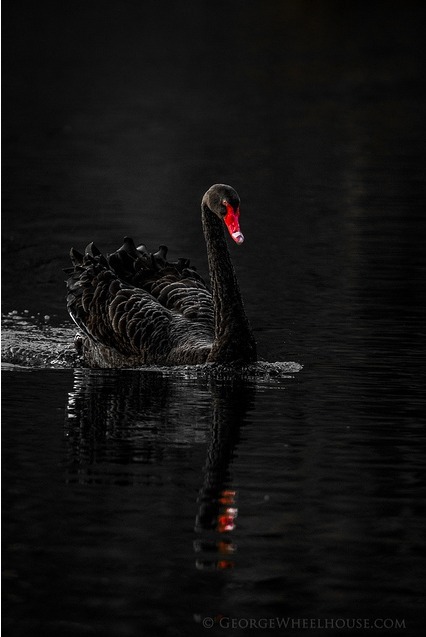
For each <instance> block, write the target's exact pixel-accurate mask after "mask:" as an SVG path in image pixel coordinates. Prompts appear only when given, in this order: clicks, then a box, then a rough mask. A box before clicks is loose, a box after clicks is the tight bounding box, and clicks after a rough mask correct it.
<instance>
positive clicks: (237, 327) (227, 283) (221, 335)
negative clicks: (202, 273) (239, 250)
mask: <svg viewBox="0 0 426 637" xmlns="http://www.w3.org/2000/svg"><path fill="white" fill-rule="evenodd" d="M201 210H202V215H201V218H202V223H203V230H204V237H205V240H206V244H207V257H208V263H209V272H210V281H211V285H212V294H213V305H214V317H215V340H214V343H213V347H212V353H211V355H210V359H209V360H210V361H216V362H234V361H237V360H241V361H243V362H251V361H254V360H256V345H255V341H254V338H253V334H252V332H251V328H250V324H249V322H248V320H247V317H246V314H245V311H244V305H243V300H242V297H241V292H240V287H239V285H238V281H237V276H236V274H235V270H234V266H233V265H232V261H231V257H230V254H229V250H228V246H227V245H226V239H225V233H224V225H223V223H222V221H221V220H220V219H219V218H218V217H217V216H216V215H215V214H214V213H213V212H212V211H211V210H210V209H209V208H208V207H207V205H206V204H205V203H203V204H202V207H201Z"/></svg>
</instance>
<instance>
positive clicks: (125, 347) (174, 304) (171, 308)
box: [67, 184, 256, 367]
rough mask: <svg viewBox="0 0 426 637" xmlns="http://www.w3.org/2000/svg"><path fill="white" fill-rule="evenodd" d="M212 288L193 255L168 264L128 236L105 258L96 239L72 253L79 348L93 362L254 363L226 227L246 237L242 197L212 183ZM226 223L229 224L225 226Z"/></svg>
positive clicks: (207, 221) (206, 200)
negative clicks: (241, 221) (191, 258)
mask: <svg viewBox="0 0 426 637" xmlns="http://www.w3.org/2000/svg"><path fill="white" fill-rule="evenodd" d="M201 210H202V212H201V214H202V223H203V230H204V236H205V239H206V244H207V255H208V262H209V271H210V278H211V284H212V291H211V292H210V290H209V289H208V287H207V285H206V283H205V282H204V281H203V279H202V278H201V277H200V276H199V274H198V273H197V272H196V270H195V268H193V267H191V266H190V264H189V261H188V260H187V259H179V261H177V262H175V263H169V262H167V261H166V259H165V257H166V254H167V248H166V247H165V246H160V249H159V251H158V252H157V253H155V254H150V253H149V252H148V251H147V250H146V248H145V247H144V246H140V247H139V248H136V247H135V244H134V243H133V241H132V240H131V239H129V238H126V239H125V241H124V245H123V246H122V247H121V248H120V249H119V250H117V252H114V253H113V254H111V255H109V256H108V257H104V256H103V255H102V254H101V253H100V252H99V250H98V249H97V248H96V247H95V246H94V245H93V244H90V245H89V246H88V247H87V248H86V252H85V254H84V255H81V254H79V253H78V252H77V251H76V250H74V249H72V250H71V259H72V261H73V265H74V267H73V268H70V269H68V270H67V272H68V274H69V275H70V276H69V278H68V281H67V288H68V296H67V305H68V311H69V313H70V315H71V318H72V319H73V320H74V322H75V323H76V324H77V326H78V328H79V334H78V336H77V339H76V345H77V348H78V349H79V351H80V353H81V355H82V358H83V360H84V362H85V363H86V364H87V365H89V366H90V367H135V366H138V365H142V364H157V365H182V364H197V363H205V362H217V363H234V362H236V363H250V362H253V361H255V360H256V343H255V340H254V338H253V334H252V332H251V329H250V325H249V322H248V320H247V317H246V315H245V312H244V306H243V302H242V299H241V293H240V289H239V286H238V282H237V278H236V275H235V271H234V268H233V265H232V262H231V258H230V255H229V251H228V247H227V245H226V240H225V235H224V226H225V224H226V226H227V227H228V230H229V232H230V234H231V236H232V237H233V239H234V240H235V241H236V242H237V243H242V241H243V240H244V238H243V235H242V234H241V231H240V228H239V223H238V217H239V197H238V195H237V193H236V192H235V190H234V189H233V188H231V187H230V186H226V185H224V184H216V185H215V186H212V187H211V188H210V189H209V190H208V191H207V192H206V194H205V195H204V197H203V200H202V204H201ZM224 222H225V223H224Z"/></svg>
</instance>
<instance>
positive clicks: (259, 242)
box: [2, 0, 426, 637]
mask: <svg viewBox="0 0 426 637" xmlns="http://www.w3.org/2000/svg"><path fill="white" fill-rule="evenodd" d="M2 8H3V237H2V239H3V240H2V247H3V311H4V312H6V313H9V312H13V311H14V310H16V311H17V313H12V314H11V315H9V317H8V319H7V326H8V332H9V333H8V339H7V343H6V345H7V347H6V349H7V352H6V354H7V355H6V361H7V362H9V363H10V365H9V367H8V371H7V372H5V374H6V381H5V383H4V394H3V404H4V407H5V411H4V417H3V423H4V424H3V427H4V432H5V435H4V437H3V453H4V457H3V467H4V471H5V476H6V480H4V485H5V490H4V494H5V495H4V499H3V502H4V510H5V512H6V515H5V516H4V521H5V523H6V524H5V530H4V536H3V537H4V544H5V547H6V550H5V552H4V560H5V573H6V577H7V581H6V586H5V599H6V606H5V617H6V622H7V624H6V629H9V630H10V634H11V635H14V637H16V636H17V635H31V637H32V635H33V634H39V633H40V634H44V635H50V634H52V635H55V636H56V635H58V634H65V635H72V637H74V636H75V635H78V634H93V632H95V633H96V634H103V635H111V636H112V637H117V635H125V636H128V635H131V636H133V635H135V636H136V635H140V634H141V631H142V632H143V633H144V634H158V633H159V632H161V633H163V632H164V633H165V634H167V635H176V634H177V635H181V634H182V633H185V634H196V635H198V634H205V629H203V628H202V626H201V624H200V621H201V619H202V618H203V617H205V616H212V617H216V616H218V615H220V614H226V615H229V616H231V617H257V618H259V617H276V616H285V617H286V616H289V617H294V618H297V617H303V618H304V617H306V618H308V617H326V618H331V617H333V618H337V617H361V618H367V617H368V618H370V619H374V618H386V617H398V618H405V619H406V631H404V634H406V635H408V634H410V635H418V634H419V632H420V627H423V626H424V588H425V586H424V573H425V568H424V539H423V536H424V519H425V515H424V513H425V501H426V500H425V497H424V494H425V478H424V455H423V449H424V413H425V400H424V372H425V348H424V336H425V324H426V317H425V305H426V303H425V293H424V288H425V273H426V251H425V241H424V239H425V235H426V232H425V230H426V220H425V210H426V197H425V183H426V180H425V165H426V145H425V112H426V91H425V68H424V67H425V64H424V63H425V56H424V49H425V41H426V38H425V28H424V24H425V21H426V20H425V18H426V15H425V14H426V9H425V5H424V3H423V2H412V1H408V2H407V1H404V2H402V1H401V2H361V1H356V2H355V1H353V2H352V1H342V0H336V1H332V0H311V1H309V0H294V1H285V0H280V1H279V0H245V1H243V0H229V1H226V2H225V1H214V2H213V1H210V0H206V1H197V2H195V1H192V2H191V1H189V2H183V1H182V2H173V1H170V0H167V1H165V2H162V1H158V0H157V1H155V2H153V1H134V2H129V1H123V0H120V1H118V0H117V1H116V2H101V1H95V2H93V1H92V2H91V1H90V0H89V1H85V2H79V1H73V2H69V3H64V2H55V3H54V2H51V3H47V2H19V0H14V1H13V2H10V1H6V2H5V1H4V2H3V3H2ZM215 182H225V183H230V184H231V185H233V186H234V187H235V188H236V189H237V191H238V192H239V194H240V196H241V200H242V205H241V225H242V231H243V233H244V235H245V238H246V240H245V242H244V244H243V246H241V247H238V246H236V245H231V243H230V250H231V254H232V259H233V261H234V263H235V266H236V270H237V273H238V277H239V281H240V284H241V289H242V293H243V297H244V300H245V305H246V310H247V314H248V316H249V318H250V321H251V323H252V326H253V329H254V333H255V336H256V339H257V340H258V343H259V353H260V355H261V356H263V357H265V358H266V359H267V360H269V361H277V360H278V361H296V362H297V363H299V364H301V365H303V369H302V370H301V371H299V372H298V373H296V372H294V373H292V374H288V375H285V376H284V378H282V377H272V376H271V377H269V376H268V375H265V377H264V378H263V377H262V376H258V377H256V379H255V380H252V381H250V382H248V381H246V380H244V379H242V380H241V379H240V380H239V381H238V383H236V387H233V386H232V383H231V384H228V383H227V381H226V379H224V380H223V381H221V382H219V381H218V382H217V383H210V382H209V379H205V378H204V377H202V376H201V377H200V378H198V377H197V376H196V372H195V371H194V370H193V373H194V374H195V376H194V377H193V378H191V373H190V372H188V377H185V370H184V372H183V375H179V373H178V372H177V371H176V370H170V372H169V373H168V374H166V373H165V372H164V371H163V372H161V373H160V372H158V371H157V372H155V371H153V370H150V369H142V370H133V371H129V372H128V373H127V372H124V371H123V370H121V371H120V370H106V371H104V372H102V371H98V370H93V371H90V370H84V369H72V370H71V369H58V368H60V367H70V365H71V363H70V362H69V360H68V359H67V358H66V357H65V356H64V354H63V351H64V350H65V349H66V348H67V347H69V346H70V344H71V342H72V333H71V330H69V329H67V328H66V327H65V328H62V327H61V328H60V327H58V323H61V322H63V321H66V320H67V315H66V309H65V301H64V296H65V295H64V283H63V278H64V275H63V273H62V268H63V267H67V265H68V256H67V253H68V251H69V248H70V246H71V245H74V246H75V247H76V248H78V249H82V248H83V247H84V246H85V245H86V244H87V243H88V242H89V241H92V240H95V241H96V243H97V244H98V245H99V247H100V248H102V249H103V250H106V251H108V250H113V249H115V248H117V247H118V245H120V243H121V240H122V237H123V236H124V235H132V236H134V238H135V240H137V241H138V242H144V243H146V244H147V246H148V247H149V248H150V249H151V250H155V249H157V246H158V245H159V244H161V243H165V244H167V245H169V247H170V256H171V258H172V260H174V259H176V258H178V257H180V256H187V257H190V258H191V260H192V261H193V262H194V263H195V264H196V265H197V266H198V268H199V270H200V271H201V273H202V274H207V264H206V255H205V244H204V240H203V236H202V231H201V224H200V209H199V206H200V200H201V197H202V195H203V193H204V191H205V190H206V189H207V188H208V187H209V186H210V185H211V184H213V183H215ZM24 310H28V313H24ZM22 313H24V314H23V317H24V318H23V320H22V316H21V315H22ZM37 314H40V315H41V316H42V317H43V316H45V315H49V316H50V319H49V322H48V324H46V325H44V328H43V330H42V329H41V328H40V327H39V325H38V323H37V322H34V321H33V319H31V315H37ZM17 328H19V329H17ZM8 344H10V347H9V345H8ZM37 348H38V349H37ZM40 349H42V350H43V351H42V352H41V354H40V352H39V350H40ZM61 350H63V351H62V352H61ZM46 352H47V353H48V354H49V355H50V357H49V356H46ZM52 352H53V355H52ZM11 353H12V356H9V355H10V354H11ZM52 359H53V360H52ZM46 361H48V362H47V363H46ZM49 361H50V362H49ZM16 364H18V367H15V365H16ZM19 365H22V366H23V367H24V369H22V367H19ZM31 366H33V367H35V368H36V369H33V370H32V371H31V370H29V369H28V368H29V367H31ZM46 366H47V367H51V368H53V369H43V370H41V371H40V369H39V368H40V367H46ZM299 367H300V366H299V365H296V366H291V365H290V366H289V369H292V370H295V369H299ZM269 369H271V367H270V368H269ZM272 369H273V366H272ZM240 425H241V427H240ZM212 476H213V478H212ZM212 481H213V483H214V482H215V481H217V485H216V486H217V490H218V492H219V491H220V489H222V488H224V489H229V490H232V491H233V490H235V491H236V493H237V496H238V498H237V501H238V508H239V516H238V519H237V527H236V530H235V533H234V532H233V533H232V534H231V535H230V536H229V538H230V540H232V542H233V543H235V545H236V546H237V551H236V553H235V569H234V570H233V569H229V570H228V569H224V570H220V569H218V568H213V570H209V569H208V568H204V567H203V561H205V562H206V564H208V563H210V562H214V560H215V559H216V558H217V559H218V560H219V563H220V562H221V559H222V557H223V555H222V554H221V553H220V551H218V550H217V546H216V544H215V542H216V540H218V539H219V540H220V538H217V537H216V536H215V537H214V538H213V540H214V541H213V542H212V544H210V541H211V540H212V538H211V536H210V535H209V534H208V531H206V533H204V532H203V531H201V532H198V531H196V530H195V528H194V524H195V521H196V520H198V522H199V521H200V519H201V518H202V517H203V512H204V513H205V512H207V513H209V511H210V505H213V508H214V506H217V502H218V497H219V496H218V493H216V492H214V490H213V492H212V493H209V490H208V488H207V487H208V485H209V484H210V483H211V482H212ZM203 485H204V486H203ZM206 485H207V486H206ZM200 493H201V496H200ZM265 496H266V498H265ZM200 498H201V505H200ZM203 507H204V508H203ZM207 517H208V516H207ZM195 526H196V525H195ZM222 539H223V538H222ZM204 542H205V543H206V547H204V548H203V546H201V551H200V552H199V551H198V548H197V547H198V546H199V545H200V544H201V545H203V543H204ZM218 545H220V546H222V544H221V542H219V544H218ZM212 546H213V549H214V550H213V551H212ZM214 547H216V549H215V548H214ZM222 549H223V546H222ZM222 549H221V550H222ZM215 551H216V553H215ZM228 557H229V556H228ZM232 559H234V558H232ZM199 562H201V568H199V567H200V564H199ZM197 564H198V565H197ZM213 630H214V629H213ZM293 632H294V633H297V634H300V631H299V630H295V631H293ZM308 632H309V633H310V632H312V631H308ZM331 632H335V631H330V633H331ZM382 632H384V631H382ZM386 632H387V631H386ZM390 632H391V631H390ZM243 633H244V634H246V633H247V631H244V630H241V631H240V632H239V634H243ZM237 634H238V633H237ZM258 634H261V632H259V633H258ZM268 634H270V631H268ZM393 634H394V633H393Z"/></svg>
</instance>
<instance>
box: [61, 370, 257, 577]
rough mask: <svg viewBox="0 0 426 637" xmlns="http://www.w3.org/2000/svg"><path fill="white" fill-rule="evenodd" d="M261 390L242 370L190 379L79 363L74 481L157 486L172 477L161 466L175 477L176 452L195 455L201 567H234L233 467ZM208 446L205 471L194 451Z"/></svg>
mask: <svg viewBox="0 0 426 637" xmlns="http://www.w3.org/2000/svg"><path fill="white" fill-rule="evenodd" d="M254 393H255V386H254V383H252V382H251V381H248V380H247V379H242V378H240V377H237V376H235V377H232V376H224V377H222V378H211V377H210V378H187V379H185V378H182V377H179V378H175V377H173V375H171V374H170V373H169V374H167V373H165V372H161V371H141V370H138V371H136V370H108V371H104V370H103V371H98V370H88V369H76V370H75V372H74V386H73V389H72V391H71V392H70V393H69V397H68V405H67V412H66V414H67V415H66V422H65V436H66V440H67V448H68V473H67V480H68V481H69V482H77V483H79V484H82V485H84V484H86V485H87V484H93V483H96V484H98V483H99V482H105V481H108V482H111V483H113V484H116V485H122V486H126V485H137V484H141V483H143V484H152V483H153V482H154V483H155V482H156V481H157V482H158V480H161V479H162V476H163V475H164V472H163V473H161V472H159V470H158V469H159V466H160V465H164V464H166V463H168V464H167V466H168V468H169V466H170V476H172V471H173V469H174V468H175V467H173V466H172V464H173V455H174V454H178V455H179V456H181V455H182V454H188V462H186V461H185V463H184V464H185V466H188V467H189V468H190V469H191V470H194V469H195V470H196V471H199V474H200V478H199V492H198V497H197V498H196V501H195V502H194V505H195V523H194V531H195V533H196V534H197V537H196V539H195V540H194V541H193V547H194V551H195V553H196V561H195V564H196V567H197V568H198V569H226V568H232V567H233V566H234V554H235V551H236V549H237V547H236V543H235V542H234V541H233V539H232V535H233V533H234V531H235V529H236V527H237V516H238V494H237V491H236V489H235V487H234V486H233V481H232V475H231V466H232V461H233V458H234V454H235V450H236V448H237V446H238V444H239V441H240V431H241V428H242V426H243V425H244V423H245V421H246V418H247V413H248V411H249V410H250V408H251V407H252V405H253V403H254ZM200 444H201V445H204V446H207V452H206V455H205V461H204V466H203V462H202V461H200V462H199V465H198V466H199V469H197V466H196V465H195V464H194V460H193V456H192V455H191V454H194V453H196V452H198V450H199V449H200ZM147 465H148V466H147ZM179 466H182V463H179ZM144 467H145V469H144ZM171 479H172V478H171ZM175 479H176V481H179V479H180V477H179V476H178V475H177V476H176V478H175ZM176 515H179V511H177V513H176Z"/></svg>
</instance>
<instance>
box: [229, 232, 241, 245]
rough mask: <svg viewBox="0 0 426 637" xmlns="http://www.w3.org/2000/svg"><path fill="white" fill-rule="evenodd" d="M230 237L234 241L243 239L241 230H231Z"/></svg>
mask: <svg viewBox="0 0 426 637" xmlns="http://www.w3.org/2000/svg"><path fill="white" fill-rule="evenodd" d="M231 237H232V238H233V239H234V241H235V243H238V244H239V243H242V242H243V241H244V235H243V233H242V232H239V231H238V232H233V233H232V234H231Z"/></svg>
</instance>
